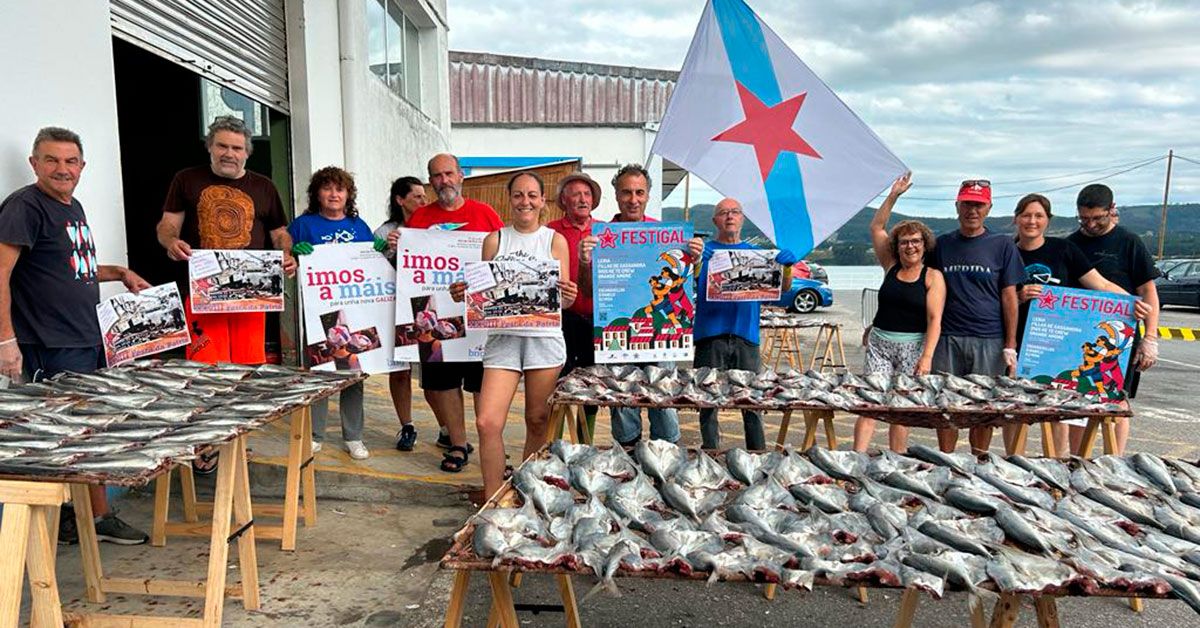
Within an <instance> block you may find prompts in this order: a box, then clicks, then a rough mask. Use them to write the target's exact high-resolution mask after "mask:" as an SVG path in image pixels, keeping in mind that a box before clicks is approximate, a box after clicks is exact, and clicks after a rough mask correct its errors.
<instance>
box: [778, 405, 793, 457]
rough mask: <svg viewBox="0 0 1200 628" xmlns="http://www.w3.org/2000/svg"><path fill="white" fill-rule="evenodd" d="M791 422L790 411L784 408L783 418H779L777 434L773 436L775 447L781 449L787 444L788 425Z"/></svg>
mask: <svg viewBox="0 0 1200 628" xmlns="http://www.w3.org/2000/svg"><path fill="white" fill-rule="evenodd" d="M791 423H792V411H791V410H784V411H783V418H782V419H780V420H779V436H776V437H775V448H776V449H780V450H782V449H783V447H784V445H785V444H787V433H788V426H790V425H791Z"/></svg>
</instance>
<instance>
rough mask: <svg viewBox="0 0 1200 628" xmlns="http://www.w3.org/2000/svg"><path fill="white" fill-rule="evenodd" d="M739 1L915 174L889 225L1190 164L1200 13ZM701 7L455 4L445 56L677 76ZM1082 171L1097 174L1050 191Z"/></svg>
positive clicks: (1195, 130)
mask: <svg viewBox="0 0 1200 628" xmlns="http://www.w3.org/2000/svg"><path fill="white" fill-rule="evenodd" d="M749 4H750V6H751V8H753V9H754V10H755V11H756V12H757V13H758V15H759V16H760V17H761V18H762V19H763V20H764V21H765V22H766V23H767V25H768V26H770V27H771V28H772V29H774V30H775V32H776V33H778V34H779V35H780V36H781V37H782V38H783V40H784V41H786V42H788V43H789V44H790V45H791V46H792V49H793V50H795V51H796V53H797V54H798V55H799V56H800V58H801V59H803V60H804V62H805V63H807V64H808V65H809V67H811V68H812V69H813V70H814V71H815V72H816V73H817V74H818V75H819V76H821V77H822V78H823V79H824V80H825V82H826V83H828V84H829V85H830V86H831V87H832V88H833V89H834V91H835V92H837V93H838V95H839V96H841V97H842V99H843V100H844V101H846V103H847V104H849V105H850V107H851V108H852V109H853V110H854V111H855V112H856V113H857V114H858V115H859V116H860V117H861V118H862V119H863V120H864V121H866V123H867V124H868V125H869V126H870V127H871V128H872V129H874V130H875V132H876V133H877V134H878V135H879V136H880V137H881V138H883V140H884V142H885V143H887V145H888V146H889V147H890V148H891V149H892V150H893V151H894V152H895V153H896V154H897V155H899V156H900V158H901V159H902V160H904V162H905V163H906V164H908V166H909V167H910V168H912V170H913V172H914V176H913V178H914V181H915V182H916V185H915V186H914V188H913V189H912V190H911V191H910V192H909V193H908V195H907V196H906V197H905V198H904V199H902V200H901V203H900V206H899V207H898V210H899V211H902V212H907V213H911V214H942V215H946V214H950V213H952V212H953V207H952V201H950V200H918V199H920V198H928V199H949V198H951V197H952V196H953V193H954V184H955V183H956V182H957V181H959V180H961V179H963V178H968V177H986V178H990V179H991V180H992V181H993V182H994V185H995V194H996V196H997V197H998V198H996V200H995V205H996V209H995V210H994V212H1001V211H1003V212H1005V213H1007V212H1009V211H1011V207H1012V206H1013V204H1014V203H1015V200H1016V197H1017V196H1020V195H1022V194H1024V193H1027V192H1033V191H1046V190H1049V189H1051V188H1056V187H1063V186H1067V189H1065V190H1062V191H1056V192H1050V193H1049V196H1050V199H1051V201H1052V203H1053V204H1054V209H1055V211H1056V212H1059V211H1062V212H1066V211H1071V210H1072V209H1073V205H1074V198H1075V193H1076V192H1077V191H1078V189H1079V187H1081V186H1082V185H1083V184H1084V183H1087V182H1089V181H1090V180H1091V179H1093V178H1096V177H1101V176H1105V175H1106V174H1109V173H1112V172H1115V171H1117V170H1120V169H1121V168H1119V167H1114V166H1118V165H1120V164H1129V165H1133V164H1134V163H1136V162H1140V161H1144V160H1147V159H1152V158H1154V157H1157V156H1163V157H1165V156H1166V153H1167V149H1169V148H1174V149H1175V151H1176V153H1178V154H1182V155H1184V156H1186V157H1190V158H1192V159H1195V160H1196V161H1198V162H1200V36H1198V33H1200V2H1196V1H1194V0H1191V1H1184V0H1181V1H1178V2H1112V1H1108V0H1085V1H1075V0H1067V1H1061V2H1046V1H1039V2H1018V1H1011V2H994V3H991V2H982V3H970V2H905V1H902V0H853V1H845V2H818V1H815V0H750V2H749ZM703 6H704V3H703V2H702V1H701V0H655V1H652V2H651V1H642V2H632V1H628V0H609V1H608V2H606V3H597V2H594V1H590V0H589V1H582V0H558V1H556V2H547V1H537V0H487V1H486V2H485V1H483V0H450V2H449V12H450V26H451V28H450V47H451V49H454V50H471V51H483V52H497V53H504V54H514V55H521V56H533V57H542V58H548V59H565V60H573V61H591V62H598V63H609V64H618V65H634V66H642V67H651V68H664V69H671V70H678V69H679V67H680V66H681V65H682V63H683V57H684V55H685V54H686V52H687V47H688V44H689V43H690V42H691V39H692V34H693V32H694V31H695V27H696V23H697V21H698V20H699V18H700V12H701V10H702V9H703ZM1082 171H1097V172H1094V173H1090V174H1078V175H1074V176H1066V177H1059V175H1069V174H1071V173H1079V172H1082ZM1165 173H1166V163H1165V160H1164V161H1161V162H1158V163H1155V164H1153V165H1150V166H1147V167H1145V168H1141V169H1138V170H1135V171H1133V172H1129V173H1128V174H1124V175H1120V176H1116V177H1114V178H1112V179H1111V180H1108V181H1106V183H1108V184H1109V185H1111V186H1112V187H1113V189H1114V190H1115V191H1116V193H1117V201H1118V203H1119V204H1122V205H1126V204H1140V203H1161V202H1162V192H1163V179H1164V177H1165ZM1046 177H1056V178H1053V179H1048V180H1043V181H1032V182H1031V181H1029V180H1030V179H1039V178H1046ZM1007 182H1012V183H1007ZM1171 190H1172V192H1171V200H1172V202H1200V164H1193V163H1188V162H1181V161H1179V160H1176V162H1175V170H1174V174H1173V177H1172V186H1171ZM692 192H693V199H694V200H693V203H695V202H706V201H707V202H711V201H712V200H713V199H714V198H715V196H714V195H713V194H712V193H711V192H710V193H709V194H705V193H703V192H698V191H697V188H696V187H693V189H692ZM1006 195H1012V196H1013V198H999V197H1001V196H1006ZM697 199H698V200H697ZM668 204H682V195H681V194H676V195H675V196H674V197H673V198H671V199H669V200H668Z"/></svg>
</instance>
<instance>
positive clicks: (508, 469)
mask: <svg viewBox="0 0 1200 628" xmlns="http://www.w3.org/2000/svg"><path fill="white" fill-rule="evenodd" d="M512 476H513V468H512V465H511V464H506V465H504V479H505V480H511V479H512Z"/></svg>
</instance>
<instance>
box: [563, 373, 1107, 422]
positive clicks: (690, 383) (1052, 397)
mask: <svg viewBox="0 0 1200 628" xmlns="http://www.w3.org/2000/svg"><path fill="white" fill-rule="evenodd" d="M555 399H556V401H560V402H566V403H580V404H590V403H612V404H630V405H639V404H640V405H684V406H696V407H702V408H708V407H729V406H757V407H766V408H771V407H777V408H790V407H811V408H830V409H841V410H859V409H868V408H879V407H889V408H927V409H940V410H946V411H962V412H965V411H971V410H984V411H988V412H996V413H1004V412H1015V411H1023V412H1036V411H1048V412H1050V411H1053V412H1062V411H1063V410H1069V411H1083V412H1094V413H1102V412H1119V411H1120V407H1119V406H1118V405H1116V404H1113V403H1110V402H1106V401H1102V400H1099V399H1097V398H1095V397H1090V396H1087V395H1083V394H1081V393H1079V392H1077V391H1074V390H1066V389H1059V388H1048V387H1047V386H1045V385H1043V384H1040V383H1038V382H1035V381H1033V380H1030V379H1015V378H1011V377H1005V376H1001V377H989V376H986V375H967V376H965V377H959V376H957V375H951V374H948V373H930V374H927V375H921V376H919V377H913V376H909V375H905V374H903V373H901V374H898V375H896V376H895V377H894V378H892V377H887V376H884V375H879V374H873V375H866V376H860V375H855V374H854V373H844V374H842V375H834V374H832V373H823V372H819V371H815V370H809V371H806V372H804V373H801V372H799V371H796V370H794V369H790V368H788V369H784V370H782V371H778V372H776V371H772V370H764V371H761V372H758V373H755V372H753V371H744V370H739V369H728V370H723V369H713V368H709V367H700V368H687V367H681V368H662V367H659V366H655V365H649V366H645V367H639V366H634V365H613V366H608V365H597V366H591V367H587V368H580V369H576V370H574V371H572V372H571V374H570V375H568V376H567V377H565V378H563V380H562V381H560V382H559V384H558V388H557V390H556V391H555Z"/></svg>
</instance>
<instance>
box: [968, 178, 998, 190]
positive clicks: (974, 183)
mask: <svg viewBox="0 0 1200 628" xmlns="http://www.w3.org/2000/svg"><path fill="white" fill-rule="evenodd" d="M962 187H964V188H965V187H980V188H990V187H992V182H991V181H988V180H987V179H967V180H966V181H963V182H962Z"/></svg>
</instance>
